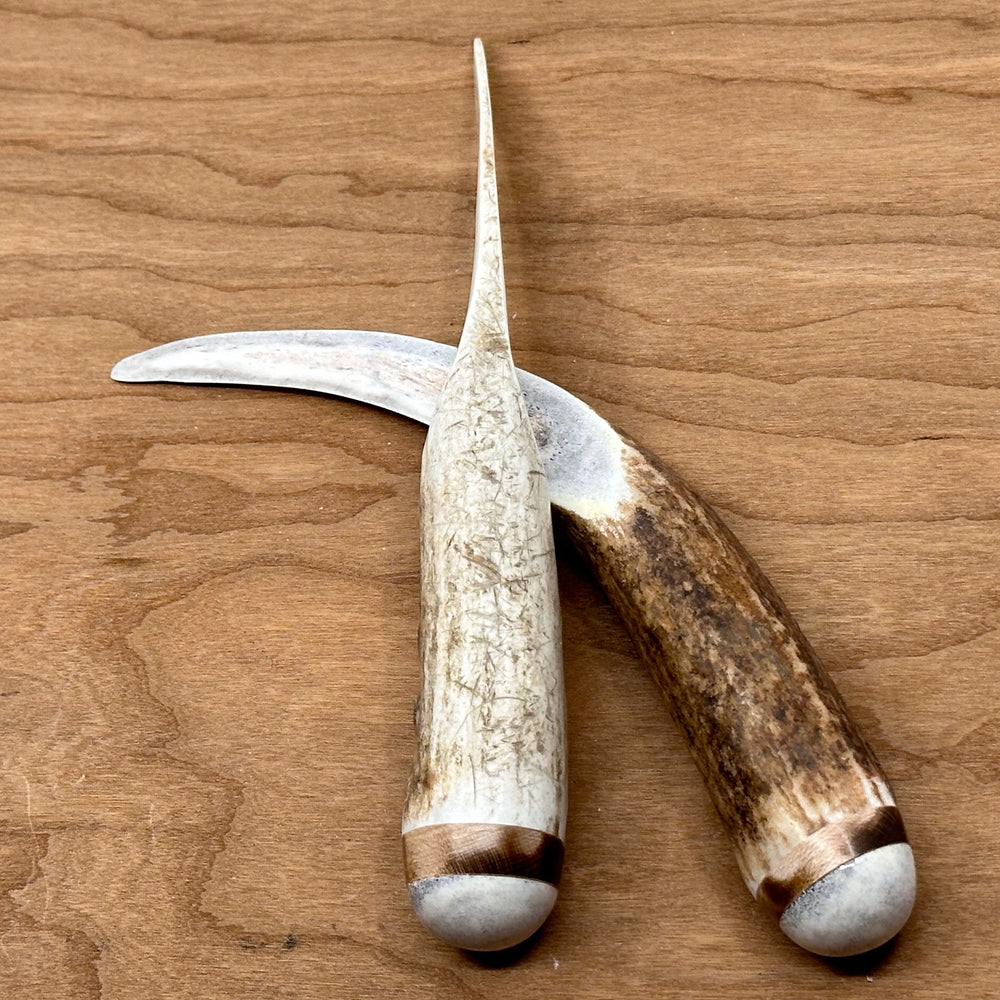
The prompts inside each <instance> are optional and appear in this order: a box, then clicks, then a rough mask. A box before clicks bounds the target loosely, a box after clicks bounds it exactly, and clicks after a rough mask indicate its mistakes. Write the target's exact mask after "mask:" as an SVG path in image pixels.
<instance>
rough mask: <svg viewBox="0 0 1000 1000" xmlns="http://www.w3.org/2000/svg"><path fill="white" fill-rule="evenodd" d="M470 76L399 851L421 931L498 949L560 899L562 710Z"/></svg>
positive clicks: (522, 413)
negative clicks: (470, 239) (471, 213)
mask: <svg viewBox="0 0 1000 1000" xmlns="http://www.w3.org/2000/svg"><path fill="white" fill-rule="evenodd" d="M475 64H476V93H477V97H478V103H479V137H480V141H479V183H478V192H477V197H476V244H475V262H474V267H473V279H472V292H471V295H470V299H469V309H468V314H467V316H466V320H465V327H464V329H463V332H462V338H461V341H460V342H459V348H458V354H457V355H456V358H455V363H454V366H453V368H452V370H451V372H450V374H449V376H448V379H447V382H446V383H445V386H444V388H443V390H442V392H441V395H440V397H439V399H438V403H437V408H436V410H435V412H434V416H433V417H432V419H431V423H430V426H429V428H428V433H427V440H426V443H425V446H424V453H423V465H422V469H421V488H420V504H421V602H422V603H421V634H420V646H421V663H422V690H421V695H420V701H419V704H418V709H417V756H416V761H415V764H414V768H413V773H412V776H411V779H410V784H409V788H408V791H407V797H406V804H405V808H404V813H403V849H404V857H405V862H406V870H407V882H408V885H409V891H410V897H411V900H412V902H413V906H414V909H415V910H416V913H417V915H418V916H419V917H420V919H421V920H422V921H423V922H424V924H425V925H427V926H428V927H429V928H430V929H431V930H432V931H434V932H435V933H436V934H438V935H439V936H441V937H443V938H444V939H446V940H448V941H450V942H452V943H454V944H457V945H460V946H461V947H465V948H470V949H474V950H496V949H500V948H505V947H509V946H511V945H513V944H517V943H518V942H520V941H522V940H524V939H525V938H526V937H528V936H529V935H530V934H532V933H533V932H534V931H535V930H537V928H538V927H539V926H540V925H541V924H542V922H543V921H544V920H545V918H546V917H547V916H548V913H549V911H550V910H551V908H552V905H553V903H554V902H555V897H556V885H557V883H558V879H559V871H560V868H561V863H562V854H563V836H564V831H565V817H566V753H565V737H564V730H565V721H564V718H565V710H564V698H563V688H562V652H561V641H560V625H559V606H558V591H557V580H556V569H555V555H554V550H553V540H552V525H551V514H550V508H549V496H548V490H547V488H546V481H545V475H544V473H543V470H542V462H541V459H540V457H539V455H538V448H537V445H536V443H535V438H534V434H533V433H532V429H531V425H530V423H529V421H528V414H527V410H526V407H525V403H524V399H523V397H522V395H521V390H520V387H519V386H518V382H517V376H516V374H515V369H514V364H513V360H512V358H511V354H510V344H509V336H508V330H507V309H506V298H505V293H504V279H503V260H502V256H501V246H500V219H499V214H498V207H497V188H496V175H495V162H494V153H493V128H492V122H491V113H490V96H489V89H488V86H487V78H486V63H485V58H484V55H483V49H482V45H481V43H480V42H479V41H478V40H477V41H476V44H475Z"/></svg>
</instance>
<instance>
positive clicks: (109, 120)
mask: <svg viewBox="0 0 1000 1000" xmlns="http://www.w3.org/2000/svg"><path fill="white" fill-rule="evenodd" d="M476 33H480V34H482V35H484V38H485V41H486V44H487V51H488V54H489V58H490V67H491V84H492V90H493V103H494V113H495V116H496V120H497V127H498V134H497V141H498V156H499V158H500V159H501V161H502V162H503V165H504V166H503V170H502V172H501V173H502V177H501V191H500V197H501V199H502V201H503V204H504V206H505V212H504V222H505V257H506V265H507V281H508V299H509V308H510V311H511V314H512V317H511V335H512V339H513V342H514V345H515V355H516V359H517V361H518V363H519V364H520V365H521V366H522V367H526V368H529V369H531V370H534V371H536V372H538V373H539V374H541V375H543V376H544V377H546V378H550V379H553V380H554V381H557V382H559V383H560V384H562V385H564V386H566V387H567V388H569V389H570V390H572V391H574V392H576V393H577V394H579V395H580V396H581V397H583V398H584V399H586V400H587V401H588V402H590V403H591V404H592V405H594V406H595V407H596V408H597V409H598V410H599V411H600V412H601V413H602V415H604V416H605V417H607V418H608V419H610V420H611V421H612V422H613V423H615V424H616V425H617V426H620V427H621V428H622V429H623V430H625V431H626V432H627V433H629V434H630V435H631V436H632V437H634V438H635V439H636V440H637V441H639V442H641V443H642V444H643V445H644V446H645V447H647V448H649V449H650V450H652V451H654V452H656V453H657V454H659V455H661V456H662V457H664V458H665V459H667V460H669V461H670V462H671V463H672V464H673V465H674V466H675V467H676V468H678V470H679V471H680V472H681V473H682V474H683V475H684V476H685V477H686V478H687V479H688V480H689V481H690V482H691V483H692V485H694V486H695V488H696V489H698V490H699V491H700V492H701V493H702V495H703V496H705V497H706V499H708V500H709V501H710V502H712V503H713V504H714V505H715V506H716V508H717V509H718V510H719V511H720V513H721V514H722V515H723V517H724V518H725V520H726V521H727V522H728V523H729V525H730V526H731V527H732V528H733V529H734V530H735V532H736V533H737V535H738V536H739V537H740V539H741V540H742V541H743V543H744V544H745V545H746V546H747V548H748V549H749V550H750V552H751V553H752V554H753V555H754V557H755V558H756V559H757V560H758V561H759V562H760V564H761V566H762V567H763V569H764V570H765V572H766V573H767V574H768V575H769V576H770V577H771V579H772V581H773V582H774V583H775V584H776V585H777V586H778V589H779V590H780V592H781V593H782V596H783V597H784V598H785V600H786V601H787V603H788V604H789V606H790V607H791V609H792V611H793V613H794V614H795V615H796V616H797V618H798V619H799V622H800V624H801V625H802V626H803V629H804V631H805V632H806V634H807V635H808V636H809V638H810V639H811V641H812V642H813V644H814V645H815V646H816V648H817V650H818V652H819V654H820V656H821V657H822V658H823V660H824V662H825V663H826V664H827V665H828V666H829V667H830V668H831V670H832V671H833V672H834V675H835V679H836V681H837V683H838V686H839V687H840V690H841V691H842V693H843V694H844V697H845V700H846V701H847V702H848V704H849V705H850V707H851V709H852V711H853V713H854V714H855V716H856V718H857V719H858V721H859V722H860V724H861V725H862V727H863V728H864V729H865V732H866V734H867V735H868V736H869V738H870V739H871V742H872V743H873V746H874V748H875V750H876V752H877V754H878V756H879V758H880V760H881V761H882V763H883V765H884V766H885V768H886V770H887V772H888V773H889V775H890V777H891V778H892V781H893V785H894V788H895V791H896V793H897V798H898V800H899V802H900V805H901V807H902V809H903V811H904V814H905V816H906V820H907V830H908V833H909V835H910V839H911V842H912V843H913V845H914V848H915V850H916V851H917V855H918V858H919V862H920V875H921V878H922V881H921V885H920V896H919V898H918V902H917V909H916V911H915V913H914V917H913V919H912V921H911V923H910V925H909V927H908V928H907V930H906V931H905V932H904V934H903V936H902V938H901V939H900V940H899V942H898V943H897V944H896V945H895V946H894V947H892V948H890V949H888V950H887V951H885V952H884V953H883V954H881V955H879V956H877V958H876V959H875V960H872V961H868V962H866V963H863V964H859V963H849V964H831V963H827V962H823V961H821V960H818V959H815V958H812V957H810V956H809V955H807V954H805V953H803V952H800V951H799V950H798V949H797V948H796V947H795V946H794V945H792V944H791V943H790V942H788V941H786V940H784V939H783V937H782V935H781V934H780V932H779V931H778V930H777V928H775V927H774V926H773V924H772V923H771V921H770V917H769V916H768V915H767V914H766V913H764V912H763V911H761V910H758V909H757V908H756V907H755V905H754V904H753V902H752V901H751V900H750V899H749V897H747V895H746V892H745V889H744V888H743V886H742V883H741V881H740V877H739V874H738V872H737V870H736V866H735V863H734V862H733V860H732V858H731V855H730V853H729V848H728V845H727V843H726V839H725V837H724V835H723V833H722V830H721V828H720V826H719V824H718V821H717V819H716V817H715V815H714V813H713V810H712V807H711V805H710V804H709V802H708V798H707V796H706V794H705V792H704V790H703V789H702V787H701V784H700V779H699V778H698V775H697V772H696V770H695V767H694V765H693V763H692V762H691V761H690V760H689V759H688V757H687V756H686V752H685V751H684V749H683V744H682V741H681V739H680V737H679V735H678V734H677V733H676V732H674V731H673V729H672V727H671V725H670V722H669V719H668V718H667V715H666V711H665V709H664V708H663V707H662V705H661V704H660V702H659V699H658V696H657V695H656V692H655V690H654V687H653V683H652V681H651V680H650V679H649V678H648V677H647V676H646V674H645V671H644V669H643V667H642V666H641V664H640V663H639V661H638V659H637V657H636V655H635V652H634V650H633V649H632V647H631V646H630V644H629V642H628V640H627V639H626V637H625V633H624V630H623V628H622V626H621V624H620V623H619V621H618V620H617V619H616V617H615V616H614V614H613V612H612V611H611V610H610V608H609V607H608V605H607V603H606V601H605V599H604V598H603V596H602V595H601V593H600V592H599V591H598V590H597V588H596V586H595V585H594V583H593V581H592V580H591V579H590V578H589V577H587V576H586V574H585V573H584V572H583V570H582V568H581V566H580V565H579V563H577V562H576V561H575V560H574V559H573V557H572V555H571V553H570V550H569V547H568V546H567V545H563V546H562V547H561V549H560V553H561V555H562V556H563V560H562V565H561V584H562V600H563V610H564V636H565V665H566V681H567V699H568V709H569V716H570V777H571V787H570V799H571V809H570V817H569V831H568V838H567V856H566V865H565V869H564V875H563V881H562V887H561V891H560V901H559V903H558V905H557V908H556V911H555V913H554V914H553V917H552V918H551V919H550V921H549V922H548V923H547V924H546V927H545V928H544V929H543V931H542V933H541V936H540V937H539V938H538V939H537V940H535V941H534V942H533V944H532V946H531V947H530V948H526V949H524V951H523V952H522V953H521V954H520V955H519V956H518V958H517V960H516V961H514V962H513V963H511V964H506V965H502V966H500V965H497V964H496V963H495V962H493V961H485V960H476V959H473V958H469V957H468V956H466V955H462V954H459V953H456V952H454V951H453V950H451V949H449V948H448V947H446V946H444V945H438V944H437V943H436V942H434V941H433V940H432V939H431V938H430V936H429V935H427V934H426V933H425V932H424V931H422V929H421V928H420V927H419V925H418V924H417V923H416V921H415V919H414V918H413V917H412V915H411V913H410V911H409V905H408V902H407V899H406V892H405V886H404V884H403V878H402V866H401V860H400V857H399V850H398V843H397V840H398V804H399V802H400V800H401V798H402V793H403V787H404V785H405V781H406V774H407V771H408V763H409V760H410V756H411V748H412V731H411V710H412V702H413V699H414V697H415V695H416V690H417V674H418V672H417V662H416V623H417V617H418V609H417V599H418V597H417V573H418V558H417V531H416V524H417V509H416V504H417V483H418V465H419V453H420V447H421V443H422V440H423V434H424V432H423V430H422V429H421V428H418V427H416V426H414V425H411V424H408V423H406V422H405V421H402V420H400V419H398V418H394V417H391V416H389V415H386V414H380V413H376V412H373V411H370V410H367V409H364V408H361V407H356V406H352V405H351V404H348V403H338V402H331V401H329V400H324V399H319V398H314V397H309V396H305V395H295V394H278V393H275V394H269V393H259V392H253V391H248V390H247V391H245V390H222V389H219V390H216V389H211V390H209V389H187V388H182V387H168V386H145V387H136V386H120V385H116V384H114V383H112V382H111V381H110V380H109V379H108V378H107V372H108V370H109V369H110V367H111V365H112V364H113V362H114V361H116V360H117V359H118V358H120V357H122V356H124V355H126V354H128V353H131V352H133V351H136V350H140V349H143V348H145V347H148V346H151V345H153V344H156V343H161V342H163V341H167V340H171V339H175V338H177V337H182V336H187V335H191V334H195V333H205V332H212V331H216V330H226V329H241V328H242V329H255V328H268V327H293V326H330V325H342V326H361V327H374V328H384V329H390V330H395V331H398V332H401V333H412V334H417V335H421V336H430V337H434V338H436V339H441V340H448V341H450V342H452V343H454V342H455V340H457V337H458V333H459V330H460V328H461V323H462V317H463V316H464V311H465V305H466V296H467V288H468V276H469V267H470V264H471V246H472V243H471V233H472V219H473V192H474V177H473V171H472V164H473V156H474V143H475V121H474V109H473V107H472V105H471V101H470V91H469V74H470V61H469V54H468V47H469V42H470V40H471V38H472V36H473V35H474V34H476ZM998 44H1000V15H998V14H997V13H996V10H995V7H994V6H993V5H990V4H986V3H977V2H975V0H966V2H961V0H943V2H938V3H935V4H931V3H929V2H924V0H919V2H916V3H910V2H907V3H903V2H901V0H896V2H891V0H890V2H887V3H885V4H881V5H879V6H878V8H877V9H873V8H872V6H871V5H870V4H861V3H858V2H854V0H844V2H837V3H831V4H823V5H820V4H815V3H805V2H791V3H788V2H781V3H777V2H769V0H750V2H749V3H741V4H736V3H732V2H725V0H682V2H680V3H677V4H671V5H669V6H668V7H654V6H653V5H649V4H645V3H639V2H636V0H625V2H624V3H619V4H616V5H615V6H614V7H613V8H610V9H609V8H607V7H606V5H598V4H597V3H595V2H592V0H583V2H581V3H576V4H573V5H562V4H553V5H542V6H539V5H536V4H527V3H524V2H520V0H518V2H515V3H512V4H507V5H504V7H503V9H502V11H499V12H498V11H496V10H494V8H493V6H492V5H490V6H487V5H485V4H472V3H470V4H462V5H444V4H440V3H433V2H432V3H428V4H424V5H420V6H418V7H416V6H413V5H388V4H386V5H382V6H378V7H376V8H374V9H373V8H372V7H371V5H370V4H368V3H365V4H361V3H360V2H358V3H339V2H333V3H326V4H320V3H318V2H316V0H292V2H290V3H287V4H281V5H279V4H264V3H260V2H255V0H234V2H231V3H221V2H208V3H205V2H198V3H195V2H193V0H189V2H183V3H176V4H170V5H163V4H153V3H151V2H149V0H131V2H122V0H91V2H89V3H80V2H78V0H13V2H10V3H8V4H6V5H5V7H4V9H3V11H2V12H0V86H2V87H3V88H4V89H3V114H2V115H0V151H2V156H0V210H2V216H0V218H2V221H0V254H2V267H0V337H2V340H0V343H2V346H3V361H4V377H3V379H2V380H0V477H2V478H0V504H2V509H0V546H2V556H3V560H2V566H3V570H2V576H0V612H2V615H3V618H2V620H3V623H4V625H3V628H2V629H0V646H2V658H0V663H2V667H0V696H2V697H0V710H2V711H3V719H2V730H0V731H2V733H3V735H2V738H0V739H2V744H0V760H2V762H3V765H4V766H3V768H2V772H0V774H2V782H3V796H2V798H0V804H2V805H0V808H2V813H0V834H2V835H0V857H2V862H0V878H2V884H3V890H4V891H3V895H2V896H0V921H2V925H0V992H2V993H3V995H4V996H5V997H6V996H9V997H15V998H16V997H22V996H23V997H28V996H31V997H38V996H53V997H72V998H77V997H80V998H92V997H98V996H103V997H128V998H133V997H135V998H138V997H143V998H144V997H152V996H163V997H171V998H176V997H188V996H190V997H220V998H225V997H237V996H240V997H248V996H267V997H284V996H289V997H291V996H295V997H298V998H303V997H305V998H309V997H326V996H330V995H336V996H357V997H362V996H403V995H405V996H407V997H415V998H419V997H424V996H426V997H440V996H456V997H458V996H479V997H493V996H501V995H502V996H505V997H512V998H513V997H535V996H539V995H542V994H543V993H544V994H546V995H549V996H556V997H561V996H566V997H569V996H574V997H587V996H594V997H597V996H608V995H629V994H632V995H636V994H638V995H647V994H649V995H652V994H653V993H654V992H656V993H657V994H660V995H687V996H691V997H704V998H708V997H718V996H721V995H727V994H732V995H739V996H743V997H764V996H768V997H773V998H783V997H788V998H791V997H800V996H803V995H809V996H819V997H824V996H828V995H829V996H832V995H834V994H836V995H838V996H840V995H843V994H844V993H845V991H847V992H848V993H850V994H852V995H853V994H854V993H857V994H859V995H860V994H862V993H865V992H866V991H870V989H871V988H872V987H873V985H874V987H875V988H878V987H879V986H881V987H882V988H883V989H884V990H890V991H892V993H893V995H898V996H906V997H911V998H936V997H950V996H953V995H954V993H955V990H956V988H957V985H958V984H961V986H962V987H963V988H964V990H965V992H966V993H967V995H969V996H988V995H990V994H991V991H992V992H995V990H996V985H995V984H996V982H997V977H998V974H1000V969H998V967H997V959H996V950H995V940H996V938H997V931H998V929H1000V926H998V920H997V916H996V914H997V913H998V912H1000V874H998V869H997V865H996V855H997V851H998V847H1000V814H998V813H997V810H996V808H995V805H994V803H995V801H996V799H997V794H998V792H1000V788H998V785H1000V763H998V761H1000V727H998V718H1000V686H998V682H997V676H998V675H997V671H996V669H995V664H996V659H997V655H998V652H1000V631H998V627H1000V589H998V585H997V566H998V563H1000V555H998V554H1000V531H998V528H997V516H998V510H1000V461H998V460H1000V418H998V401H1000V351H998V349H997V335H996V326H997V317H998V313H1000V281H998V280H997V279H998V277H1000V194H998V191H1000V189H998V187H997V183H996V177H997V172H998V169H997V168H998V158H997V152H996V150H997V145H996V141H995V139H996V136H997V135H998V134H1000V103H998V101H997V99H996V98H997V96H1000V90H998V85H997V79H996V52H997V47H998ZM501 123H502V124H501ZM869 978H871V980H873V982H872V983H870V982H869V981H868V980H869Z"/></svg>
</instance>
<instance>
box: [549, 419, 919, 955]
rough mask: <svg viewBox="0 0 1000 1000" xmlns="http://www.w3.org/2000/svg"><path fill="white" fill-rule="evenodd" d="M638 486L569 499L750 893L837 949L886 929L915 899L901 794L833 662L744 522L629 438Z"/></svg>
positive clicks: (627, 457) (571, 518)
mask: <svg viewBox="0 0 1000 1000" xmlns="http://www.w3.org/2000/svg"><path fill="white" fill-rule="evenodd" d="M621 467H622V470H623V472H624V477H625V481H626V483H627V485H628V489H627V490H625V491H623V494H622V497H623V498H622V500H620V501H619V504H618V507H617V509H615V510H613V511H609V512H608V513H607V514H605V515H603V516H602V515H597V516H596V517H587V518H584V517H580V516H579V515H578V514H575V513H573V512H571V511H563V512H562V513H563V516H564V517H565V519H566V522H567V524H568V526H569V530H570V534H571V536H572V537H573V540H574V542H575V543H576V544H577V545H578V546H579V547H580V549H581V550H582V551H583V552H584V553H585V554H586V555H587V556H588V557H589V559H590V562H591V563H592V566H593V568H594V572H595V573H596V574H597V576H598V578H599V579H600V582H601V583H602V585H603V586H604V589H605V590H606V591H607V593H608V595H609V597H610V599H611V601H612V603H613V604H614V606H615V607H616V609H617V610H618V612H619V614H620V615H621V616H622V618H623V620H624V621H625V623H626V625H627V626H628V628H629V631H630V633H631V634H632V636H633V638H634V639H635V641H636V644H637V645H638V646H639V648H640V650H641V651H642V654H643V656H644V658H645V660H646V662H647V663H648V665H649V667H650V668H651V670H652V673H653V676H654V677H655V679H656V681H657V683H658V685H659V686H660V688H661V690H662V691H663V693H664V696H665V698H666V701H667V704H668V705H669V707H670V708H671V710H672V712H673V714H674V715H675V717H676V719H677V721H678V722H679V724H680V725H681V727H682V729H683V730H684V733H685V734H686V736H687V739H688V741H689V743H690V746H691V750H692V753H693V754H694V757H695V760H696V762H697V764H698V767H699V769H700V770H701V773H702V775H703V777H704V779H705V782H706V785H707V786H708V790H709V793H710V795H711V797H712V800H713V801H714V803H715V805H716V808H717V809H718V811H719V813H720V815H721V816H722V819H723V821H724V823H725V825H726V826H727V828H728V830H729V832H730V835H731V836H732V839H733V843H734V846H735V848H736V855H737V860H738V863H739V866H740V870H741V872H742V874H743V877H744V879H745V881H746V883H747V886H748V887H749V889H750V891H751V892H752V893H753V894H754V895H755V896H756V897H757V898H758V899H760V900H762V901H763V902H765V903H766V904H767V905H769V906H770V907H771V908H773V909H774V911H775V912H776V913H777V914H778V915H779V917H780V922H781V927H782V930H784V932H785V933H786V934H788V936H789V937H791V938H792V939H793V940H794V941H796V942H797V943H799V944H801V945H802V946H804V947H806V948H808V949H810V950H811V951H814V952H817V953H819V954H823V955H848V954H857V953H860V952H862V951H867V950H869V949H871V948H874V947H877V946H878V945H880V944H882V943H884V942H885V941H887V940H888V939H889V938H891V937H892V936H893V935H895V934H896V933H897V931H898V930H899V929H900V928H901V927H902V925H903V923H905V921H906V919H907V917H908V916H909V913H910V910H911V908H912V906H913V901H914V892H915V886H916V877H915V872H914V866H913V855H912V852H911V850H910V848H909V845H908V844H907V842H906V834H905V832H904V830H903V823H902V820H901V818H900V814H899V811H898V809H897V808H896V803H895V801H894V799H893V796H892V792H891V790H890V788H889V784H888V781H887V780H886V778H885V776H884V774H883V773H882V770H881V768H880V767H879V764H878V762H877V761H876V759H875V756H874V754H873V753H872V751H871V749H870V748H869V747H868V745H867V744H866V742H865V740H864V738H863V737H862V736H861V734H860V732H859V731H858V729H857V728H856V726H855V725H854V723H853V721H852V720H851V718H850V716H849V715H848V713H847V710H846V708H845V707H844V704H843V702H842V700H841V698H840V696H839V694H838V693H837V690H836V688H835V687H834V685H833V682H832V681H831V679H830V677H829V675H828V673H827V672H826V670H825V669H824V667H823V666H822V664H821V663H820V661H819V659H818V657H817V656H816V654H815V653H814V652H813V650H812V648H811V647H810V645H809V643H808V642H807V641H806V639H805V637H804V636H803V635H802V632H801V631H800V629H799V627H798V626H797V625H796V623H795V622H794V620H793V619H792V617H791V615H790V614H789V612H788V611H787V609H786V608H785V606H784V604H783V603H782V601H781V599H780V598H779V597H778V595H777V594H776V593H775V591H774V589H773V587H772V586H771V584H770V583H769V582H768V581H767V579H766V578H765V577H764V575H763V574H762V572H761V571H760V570H759V568H758V567H757V565H756V564H755V563H754V561H753V560H752V559H751V558H750V556H749V555H748V554H747V553H746V551H745V550H744V549H743V547H742V546H741V545H740V543H739V542H738V541H737V540H736V538H735V537H734V536H733V534H732V533H731V532H730V531H729V529H728V528H727V527H726V526H725V525H724V524H723V523H722V521H721V520H720V519H719V518H718V516H717V515H716V514H715V513H714V512H713V511H712V510H711V509H710V508H709V507H708V506H707V505H706V504H705V503H703V502H702V501H701V500H700V499H699V498H698V496H697V495H696V494H695V493H694V492H693V491H692V490H691V489H690V488H689V487H687V486H686V485H685V484H684V483H683V482H682V481H681V480H680V478H679V477H678V476H677V475H676V474H675V473H673V472H672V471H671V470H670V469H668V468H667V467H666V466H664V465H663V464H662V463H660V462H659V461H658V460H657V459H656V458H655V457H653V456H652V455H649V454H648V453H646V452H644V451H642V450H641V449H639V448H638V447H637V446H636V445H635V444H634V443H632V442H631V441H629V440H628V439H625V438H623V445H622V462H621Z"/></svg>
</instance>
